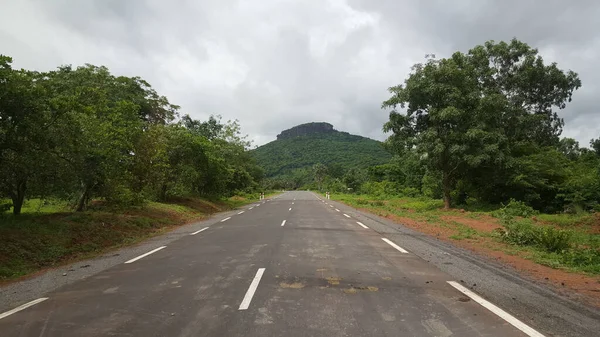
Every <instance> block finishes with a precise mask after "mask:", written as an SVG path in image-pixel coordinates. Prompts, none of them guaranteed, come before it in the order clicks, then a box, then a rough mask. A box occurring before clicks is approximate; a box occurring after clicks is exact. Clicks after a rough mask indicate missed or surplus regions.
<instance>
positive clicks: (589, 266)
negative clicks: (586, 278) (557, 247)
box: [561, 248, 600, 273]
mask: <svg viewBox="0 0 600 337" xmlns="http://www.w3.org/2000/svg"><path fill="white" fill-rule="evenodd" d="M561 262H562V263H564V264H565V265H569V266H573V267H581V268H582V269H584V270H586V271H589V272H595V273H599V272H600V250H598V249H594V248H584V249H569V250H566V251H564V252H563V254H561Z"/></svg>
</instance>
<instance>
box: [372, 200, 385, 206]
mask: <svg viewBox="0 0 600 337" xmlns="http://www.w3.org/2000/svg"><path fill="white" fill-rule="evenodd" d="M371 205H372V206H383V205H385V203H384V202H383V201H381V200H375V201H371Z"/></svg>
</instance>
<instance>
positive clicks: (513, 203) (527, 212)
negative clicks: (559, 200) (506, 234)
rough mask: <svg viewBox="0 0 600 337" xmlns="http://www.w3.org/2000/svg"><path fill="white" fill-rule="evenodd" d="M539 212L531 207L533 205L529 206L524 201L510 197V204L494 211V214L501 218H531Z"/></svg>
mask: <svg viewBox="0 0 600 337" xmlns="http://www.w3.org/2000/svg"><path fill="white" fill-rule="evenodd" d="M537 214H539V212H538V211H536V210H535V209H533V208H531V206H528V205H527V204H525V203H524V202H522V201H518V200H515V199H510V201H509V202H508V204H506V205H504V206H503V207H502V208H501V209H499V210H497V211H495V212H493V213H492V215H493V216H495V217H497V218H500V219H504V218H506V217H515V216H519V217H522V218H529V217H531V216H533V215H537Z"/></svg>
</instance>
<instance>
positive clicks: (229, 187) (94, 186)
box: [0, 56, 264, 214]
mask: <svg viewBox="0 0 600 337" xmlns="http://www.w3.org/2000/svg"><path fill="white" fill-rule="evenodd" d="M11 62H12V60H11V59H10V58H8V57H5V56H0V198H4V197H8V198H10V199H11V203H12V208H13V213H14V214H20V212H21V209H22V206H23V204H24V202H25V200H26V196H27V197H29V198H36V197H40V198H42V199H46V198H48V197H52V198H58V199H61V200H65V201H69V202H70V203H71V204H72V206H73V208H74V209H76V210H77V211H84V210H85V209H86V208H87V207H88V205H89V204H90V202H91V200H93V199H103V200H104V201H105V202H108V203H109V204H113V205H117V206H120V207H125V206H131V205H140V204H142V203H143V202H144V201H145V200H146V199H151V200H166V199H167V198H168V197H173V196H186V195H200V196H209V197H222V196H228V195H232V194H234V193H235V192H237V191H245V192H249V191H252V190H256V189H258V185H259V182H260V181H261V180H262V178H263V175H264V173H263V171H262V169H261V168H260V167H259V166H257V165H256V163H255V160H254V159H253V157H252V156H251V155H250V154H249V153H248V151H247V150H248V148H249V147H250V142H248V141H247V136H243V135H241V132H240V125H239V123H238V122H237V121H228V122H226V123H223V122H221V118H220V117H214V116H211V117H210V118H209V119H208V120H207V121H205V122H202V121H197V120H194V119H192V118H191V117H190V116H188V115H185V116H184V117H183V118H182V119H181V120H180V121H176V118H177V117H178V109H179V107H178V106H176V105H173V104H171V103H170V102H169V101H168V100H167V98H166V97H164V96H160V95H159V94H158V93H157V92H156V91H155V90H154V89H152V87H151V86H150V85H149V84H148V83H147V82H145V81H144V80H142V79H140V78H139V77H124V76H115V75H113V74H111V73H110V71H109V70H108V69H107V68H106V67H97V66H93V65H89V64H88V65H85V66H81V67H77V68H73V67H71V66H62V67H59V68H57V69H56V70H53V71H49V72H46V73H38V72H32V71H27V70H15V69H12V68H11ZM4 208H7V207H4Z"/></svg>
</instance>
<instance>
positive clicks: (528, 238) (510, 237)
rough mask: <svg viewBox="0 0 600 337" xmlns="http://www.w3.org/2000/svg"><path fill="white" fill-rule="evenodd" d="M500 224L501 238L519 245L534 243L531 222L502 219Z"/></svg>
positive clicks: (535, 236)
mask: <svg viewBox="0 0 600 337" xmlns="http://www.w3.org/2000/svg"><path fill="white" fill-rule="evenodd" d="M502 225H503V226H504V230H503V231H502V232H501V235H502V240H504V241H506V242H508V243H511V244H514V245H519V246H531V245H534V244H536V242H537V235H536V230H535V228H534V226H533V225H532V224H531V223H529V222H525V221H514V220H507V219H504V220H503V221H502Z"/></svg>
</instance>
